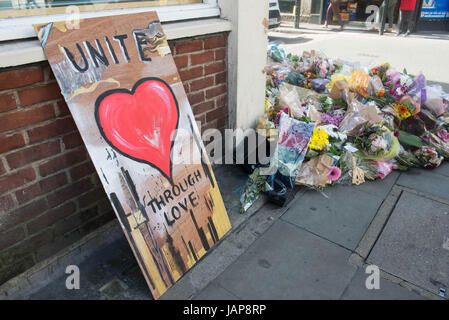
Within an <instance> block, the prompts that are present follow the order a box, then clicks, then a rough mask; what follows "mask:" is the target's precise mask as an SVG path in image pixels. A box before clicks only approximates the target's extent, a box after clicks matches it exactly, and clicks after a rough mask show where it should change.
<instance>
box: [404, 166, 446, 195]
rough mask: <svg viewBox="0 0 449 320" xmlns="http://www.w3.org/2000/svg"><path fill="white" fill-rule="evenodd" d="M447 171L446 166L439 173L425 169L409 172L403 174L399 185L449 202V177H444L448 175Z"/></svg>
mask: <svg viewBox="0 0 449 320" xmlns="http://www.w3.org/2000/svg"><path fill="white" fill-rule="evenodd" d="M437 170H438V168H437ZM447 170H449V169H448V168H447V166H446V165H445V166H444V167H443V168H441V169H440V170H439V171H433V170H424V169H413V170H409V171H407V172H403V173H401V176H400V177H399V179H398V181H397V184H398V185H400V186H404V187H407V188H411V189H415V190H418V191H421V192H424V193H428V194H430V195H433V196H436V197H438V198H441V199H444V200H449V192H448V187H449V177H448V176H446V175H443V173H444V174H447V173H446V172H447Z"/></svg>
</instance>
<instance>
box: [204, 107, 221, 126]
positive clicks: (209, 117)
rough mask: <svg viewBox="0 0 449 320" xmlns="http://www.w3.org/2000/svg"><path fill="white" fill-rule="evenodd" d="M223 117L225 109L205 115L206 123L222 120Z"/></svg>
mask: <svg viewBox="0 0 449 320" xmlns="http://www.w3.org/2000/svg"><path fill="white" fill-rule="evenodd" d="M224 116H226V108H224V107H221V108H218V109H215V110H212V111H209V112H208V113H207V114H206V121H207V122H210V121H213V120H215V119H219V118H222V117H224Z"/></svg>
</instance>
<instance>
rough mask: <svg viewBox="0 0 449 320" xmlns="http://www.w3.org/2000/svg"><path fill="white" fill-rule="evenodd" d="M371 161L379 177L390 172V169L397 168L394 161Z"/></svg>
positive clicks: (383, 176)
mask: <svg viewBox="0 0 449 320" xmlns="http://www.w3.org/2000/svg"><path fill="white" fill-rule="evenodd" d="M373 162H374V164H375V166H376V169H377V175H378V176H379V178H381V179H384V178H385V177H386V176H388V175H389V174H390V172H391V171H392V170H396V169H397V168H398V166H397V165H395V164H394V163H392V162H388V161H385V160H377V161H373Z"/></svg>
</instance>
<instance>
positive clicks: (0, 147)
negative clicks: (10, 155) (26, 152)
mask: <svg viewBox="0 0 449 320" xmlns="http://www.w3.org/2000/svg"><path fill="white" fill-rule="evenodd" d="M24 145H25V139H24V138H23V135H22V134H21V133H15V134H9V135H2V136H0V153H4V152H8V151H11V150H14V149H17V148H19V147H22V146H24Z"/></svg>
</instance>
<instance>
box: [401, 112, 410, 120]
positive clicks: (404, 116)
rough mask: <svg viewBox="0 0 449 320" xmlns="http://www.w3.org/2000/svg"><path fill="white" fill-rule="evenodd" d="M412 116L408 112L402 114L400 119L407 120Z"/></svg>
mask: <svg viewBox="0 0 449 320" xmlns="http://www.w3.org/2000/svg"><path fill="white" fill-rule="evenodd" d="M411 115H412V114H411V113H410V112H409V111H406V112H404V113H403V114H401V117H402V118H403V119H407V118H408V117H410V116H411Z"/></svg>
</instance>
